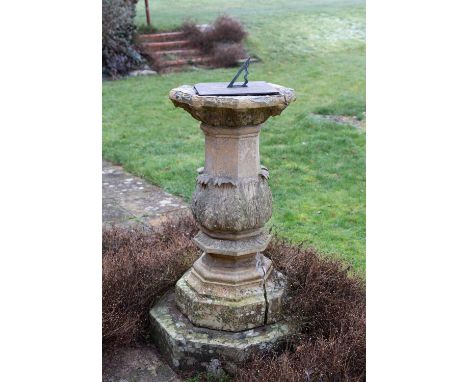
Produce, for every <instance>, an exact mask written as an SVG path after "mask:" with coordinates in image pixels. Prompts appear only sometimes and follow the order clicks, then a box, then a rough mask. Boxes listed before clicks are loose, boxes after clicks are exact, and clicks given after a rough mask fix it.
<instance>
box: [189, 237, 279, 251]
mask: <svg viewBox="0 0 468 382" xmlns="http://www.w3.org/2000/svg"><path fill="white" fill-rule="evenodd" d="M270 240H271V235H268V234H266V233H265V232H261V233H260V234H259V235H256V236H251V237H247V238H243V239H239V240H220V239H216V238H213V237H211V236H209V235H207V234H205V233H203V232H199V233H198V234H197V235H196V236H195V237H194V238H193V241H194V242H195V244H196V245H197V246H198V248H200V249H201V250H202V251H204V252H207V253H212V254H219V255H225V256H236V257H238V256H244V255H248V254H251V253H254V254H255V253H257V252H262V251H264V250H265V249H266V247H267V246H268V243H269V242H270Z"/></svg>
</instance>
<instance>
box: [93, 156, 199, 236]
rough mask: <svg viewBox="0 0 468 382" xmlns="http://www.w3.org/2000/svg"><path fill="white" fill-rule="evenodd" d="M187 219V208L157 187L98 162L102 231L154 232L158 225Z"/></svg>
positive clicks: (120, 168)
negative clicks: (136, 228) (146, 229)
mask: <svg viewBox="0 0 468 382" xmlns="http://www.w3.org/2000/svg"><path fill="white" fill-rule="evenodd" d="M188 215H190V209H189V207H188V205H187V204H186V203H185V202H184V201H183V200H182V199H181V198H178V197H176V196H173V195H171V194H169V193H167V192H165V191H163V190H161V189H160V188H159V187H156V186H154V185H152V184H150V183H149V182H147V181H145V180H144V179H141V178H139V177H137V176H134V175H132V174H130V173H128V172H126V171H124V170H123V168H122V167H121V166H116V165H113V164H112V163H110V162H107V161H104V160H103V161H102V225H103V227H110V226H113V225H114V226H118V227H131V226H133V225H139V224H142V225H143V226H147V227H153V228H157V227H159V226H160V225H161V223H163V222H165V221H167V220H170V219H171V220H172V219H179V218H181V217H185V216H188Z"/></svg>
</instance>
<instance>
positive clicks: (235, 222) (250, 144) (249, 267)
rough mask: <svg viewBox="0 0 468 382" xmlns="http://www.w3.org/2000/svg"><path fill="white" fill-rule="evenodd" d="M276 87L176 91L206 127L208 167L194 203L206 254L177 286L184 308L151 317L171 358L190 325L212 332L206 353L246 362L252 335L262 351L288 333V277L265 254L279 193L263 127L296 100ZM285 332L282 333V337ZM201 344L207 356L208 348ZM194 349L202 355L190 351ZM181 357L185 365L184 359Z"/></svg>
mask: <svg viewBox="0 0 468 382" xmlns="http://www.w3.org/2000/svg"><path fill="white" fill-rule="evenodd" d="M272 86H274V87H275V88H276V89H277V90H278V92H279V94H277V95H264V96H199V95H197V94H196V91H195V89H194V88H193V86H187V85H184V86H181V87H179V88H176V89H173V90H171V92H170V95H169V97H170V99H171V100H172V102H173V103H174V105H175V106H177V107H181V108H183V109H185V110H186V111H188V112H189V113H190V114H191V115H192V116H193V117H194V118H195V119H197V120H199V121H200V122H201V125H200V128H201V130H202V131H203V133H204V135H205V165H204V167H203V168H200V169H198V176H197V185H196V189H195V192H194V194H193V197H192V204H191V210H192V213H193V216H194V218H195V220H196V221H197V223H198V225H199V227H200V232H199V233H198V234H197V235H196V237H195V238H194V242H195V243H196V244H197V246H198V247H199V248H200V249H202V250H203V252H204V253H203V255H202V256H201V257H200V258H199V259H198V260H197V261H196V262H195V263H194V264H193V266H192V268H190V269H189V270H188V271H187V273H186V274H185V275H184V276H183V277H182V278H181V279H180V280H179V281H178V282H177V284H176V288H175V297H174V304H175V305H176V306H177V308H178V311H177V309H175V308H174V307H171V308H169V307H168V306H164V304H163V303H160V304H159V305H158V306H157V309H156V308H155V309H156V310H155V309H153V310H152V313H151V314H152V317H153V318H152V320H153V322H154V328H155V331H156V332H157V333H159V334H160V336H162V337H161V338H165V339H164V341H163V340H161V341H162V345H163V346H167V347H169V348H170V349H169V350H168V353H170V354H172V356H174V354H176V353H177V354H185V353H187V352H185V353H184V351H182V350H181V346H182V345H181V344H180V343H179V342H177V341H178V340H177V341H176V340H174V338H181V336H182V338H183V336H184V335H186V334H187V332H186V328H187V325H188V327H190V331H191V332H190V333H192V331H193V330H194V328H195V327H200V330H202V329H201V328H203V330H204V331H206V330H209V333H210V334H209V336H208V337H207V336H202V337H200V338H202V339H200V340H199V342H198V343H199V344H203V346H206V349H207V350H206V352H208V353H206V354H210V353H209V350H210V349H211V350H213V351H214V352H215V353H216V352H217V351H218V350H216V349H217V346H218V345H214V344H215V342H216V341H221V345H219V346H220V347H221V348H222V347H226V348H228V349H231V350H232V349H237V350H232V351H229V352H227V354H230V355H231V358H229V357H228V358H229V359H230V360H231V361H233V362H239V361H241V360H242V359H244V358H242V357H241V353H243V351H244V350H245V346H244V345H245V343H244V342H245V339H246V338H250V336H254V337H255V338H256V341H257V342H256V344H257V345H258V346H260V347H261V346H263V347H268V346H269V344H268V343H267V342H268V341H270V340H269V338H270V337H271V336H272V337H271V338H273V337H274V338H281V337H283V336H284V335H285V333H286V329H285V326H281V325H278V326H275V323H277V322H280V321H281V319H282V317H283V316H282V312H281V306H282V302H283V300H284V298H285V280H284V277H283V275H282V274H281V273H279V272H277V271H276V270H275V269H274V267H273V265H272V263H271V261H270V260H269V259H268V258H266V257H265V256H264V255H263V254H262V251H263V250H265V248H266V247H267V245H268V243H269V241H270V236H269V235H268V234H266V233H265V232H264V230H263V227H264V225H265V223H266V222H267V221H268V220H269V219H270V218H271V214H272V195H271V191H270V187H269V185H268V178H269V174H268V169H267V168H266V167H264V166H262V165H261V164H260V152H259V145H260V143H259V135H260V130H261V128H262V124H263V123H264V122H265V121H266V120H267V119H268V118H269V117H271V116H275V115H279V114H280V113H281V112H282V111H283V110H284V109H285V108H286V107H287V106H288V105H289V103H290V102H292V101H294V100H295V96H294V91H293V90H292V89H287V88H284V87H282V86H278V85H272ZM168 301H169V300H167V301H166V304H167V303H169V302H168ZM170 301H172V300H170ZM161 304H163V305H161ZM171 304H172V302H171ZM165 309H166V310H165ZM174 309H175V310H174ZM179 311H180V312H179ZM168 312H169V313H168ZM180 313H182V314H183V315H182V316H178V314H180ZM160 315H163V316H165V317H166V319H164V320H163V319H162V318H161V317H160ZM174 317H178V318H180V317H184V320H185V321H181V322H184V325H185V326H183V325H182V326H180V325H177V324H175V323H174V324H169V322H171V320H172V319H174ZM174 322H177V321H174ZM255 328H258V329H255ZM267 328H268V329H267ZM278 328H282V330H281V331H279V332H278V333H276V334H275V333H274V332H275V330H277V329H278ZM283 329H284V330H283ZM251 330H254V331H253V332H250V333H257V334H258V333H264V331H265V330H266V331H267V332H268V333H269V334H268V335H269V336H270V337H268V336H267V337H263V336H262V335H259V334H258V335H257V334H249V335H248V336H247V337H246V336H245V335H243V334H241V333H247V332H249V331H251ZM228 332H231V334H229V333H228ZM203 333H204V332H203ZM271 338H270V339H271ZM226 341H227V342H226ZM230 341H233V342H232V343H231V342H230ZM236 341H237V342H236ZM239 341H240V342H239ZM242 341H244V342H242ZM265 341H266V342H265ZM273 342H275V341H273ZM184 346H185V345H184ZM194 346H195V345H194ZM197 346H198V347H197ZM197 346H195V348H196V349H198V350H197V351H200V352H202V353H203V352H204V350H200V349H201V348H200V346H202V345H200V346H199V345H197ZM203 346H202V348H203ZM203 349H204V348H203ZM242 349H244V350H242ZM191 352H196V351H195V350H193V349H192V348H190V351H189V352H188V353H190V354H192V353H191ZM224 355H225V356H226V354H224ZM187 357H188V356H187ZM190 357H192V356H190ZM190 357H189V358H188V359H190ZM176 358H177V359H178V361H177V362H179V363H181V362H182V361H181V360H180V359H182V358H183V356H182V355H180V356H177V357H176ZM195 358H196V357H195ZM212 358H213V357H212ZM184 362H192V361H187V360H186V361H184ZM193 362H195V361H193ZM175 363H176V362H174V364H175Z"/></svg>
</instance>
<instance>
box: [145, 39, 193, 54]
mask: <svg viewBox="0 0 468 382" xmlns="http://www.w3.org/2000/svg"><path fill="white" fill-rule="evenodd" d="M141 47H142V49H143V51H144V52H146V53H147V54H149V53H151V52H157V51H163V50H174V49H180V48H187V47H190V41H189V40H177V41H163V42H143V43H141Z"/></svg>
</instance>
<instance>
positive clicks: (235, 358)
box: [150, 291, 292, 372]
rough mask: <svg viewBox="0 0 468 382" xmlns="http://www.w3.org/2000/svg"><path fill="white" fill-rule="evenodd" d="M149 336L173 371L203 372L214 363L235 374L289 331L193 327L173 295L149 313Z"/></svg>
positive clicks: (281, 325) (284, 328)
mask: <svg viewBox="0 0 468 382" xmlns="http://www.w3.org/2000/svg"><path fill="white" fill-rule="evenodd" d="M150 321H151V329H152V336H153V339H154V341H155V342H156V344H157V346H158V347H159V350H160V351H161V353H162V354H163V355H164V356H165V357H166V358H167V360H168V361H169V362H170V364H171V365H172V366H173V367H174V368H178V369H190V370H200V371H203V370H205V369H206V367H207V366H208V365H209V363H210V362H211V361H212V360H214V359H217V360H219V361H220V362H221V365H222V367H223V368H224V369H226V370H227V371H231V372H232V371H233V370H235V367H236V364H239V363H241V362H244V361H245V360H246V359H247V358H248V357H249V356H250V355H251V354H252V352H254V351H255V352H257V351H265V350H270V349H271V348H273V347H274V346H276V345H279V344H280V342H281V341H284V340H286V338H287V336H288V335H289V334H291V332H292V328H291V327H290V326H289V325H288V324H286V323H285V322H278V323H275V324H270V325H264V326H261V327H258V328H255V329H250V330H245V331H242V332H227V331H222V330H213V329H206V328H201V327H197V326H195V325H193V324H192V323H191V322H190V321H189V320H188V319H187V317H185V315H184V314H182V313H181V312H180V311H179V309H178V308H177V307H176V304H175V294H174V291H170V292H169V293H167V294H166V295H165V296H164V297H163V298H162V299H161V300H160V301H159V302H158V303H157V304H156V305H155V306H154V307H153V309H151V311H150Z"/></svg>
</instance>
